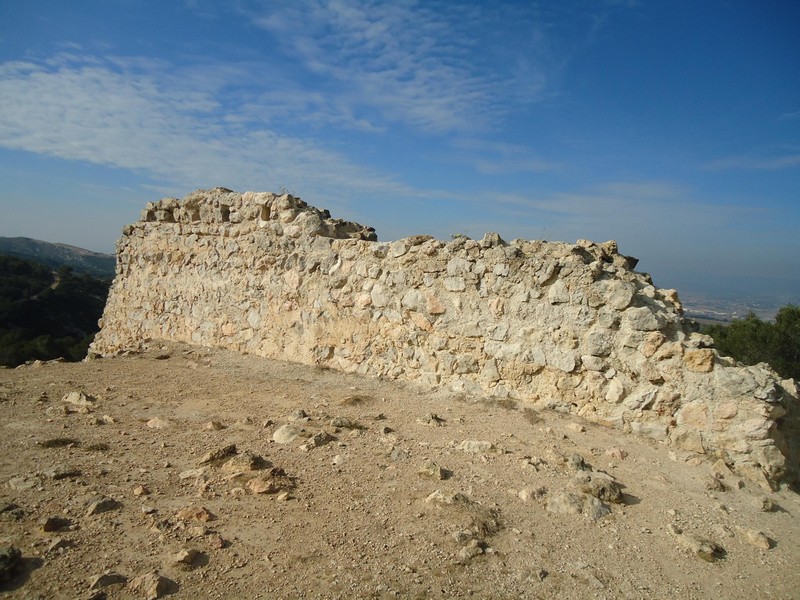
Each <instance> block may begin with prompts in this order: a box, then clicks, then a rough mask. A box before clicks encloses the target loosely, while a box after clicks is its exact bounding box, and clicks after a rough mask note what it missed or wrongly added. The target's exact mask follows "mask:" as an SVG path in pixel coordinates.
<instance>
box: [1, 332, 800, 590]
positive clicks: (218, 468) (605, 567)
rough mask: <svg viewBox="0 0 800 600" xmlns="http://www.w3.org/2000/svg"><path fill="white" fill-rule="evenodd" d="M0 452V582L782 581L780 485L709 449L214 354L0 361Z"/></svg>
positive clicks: (491, 584) (706, 586)
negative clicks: (7, 366)
mask: <svg viewBox="0 0 800 600" xmlns="http://www.w3.org/2000/svg"><path fill="white" fill-rule="evenodd" d="M79 391H83V392H85V393H86V394H87V395H88V396H89V397H90V398H89V399H88V400H87V401H84V400H83V399H82V398H81V397H79V396H78V395H77V394H76V395H74V396H73V397H72V399H73V400H74V401H75V402H77V403H75V402H73V403H70V402H64V401H62V397H63V396H64V395H65V394H68V393H69V392H79ZM92 398H94V399H93V400H92ZM87 402H88V404H87V405H86V406H84V407H82V406H81V404H82V403H83V404H86V403H87ZM298 410H302V411H304V412H305V413H306V414H307V416H306V417H303V415H302V413H298V412H297V411H298ZM334 419H337V420H336V421H333V420H334ZM212 421H213V422H217V423H218V424H219V425H221V426H222V428H214V427H218V425H217V426H215V425H210V424H209V423H210V422H212ZM332 422H333V423H332ZM293 433H296V434H297V437H296V438H295V439H293V440H292V441H290V442H288V443H279V442H277V441H275V437H278V438H279V439H280V440H283V439H284V437H282V436H285V438H290V437H291V436H292V434H293ZM276 434H277V435H276ZM312 436H314V437H312ZM465 441H466V442H475V443H464V442H465ZM477 442H486V443H484V444H481V443H477ZM316 444H318V445H316ZM230 445H235V448H236V450H235V451H236V454H235V455H234V454H233V450H232V449H228V450H227V454H226V451H225V449H226V447H228V446H230ZM213 451H218V454H220V455H224V456H219V457H218V458H217V459H216V460H211V461H209V462H205V463H202V459H203V457H204V455H206V454H207V453H209V452H213ZM0 457H1V458H0V547H6V546H9V545H11V546H14V547H16V548H18V549H19V550H21V552H22V560H21V562H20V564H19V565H18V567H17V570H16V571H15V572H14V573H13V576H12V578H11V580H10V581H6V582H5V583H0V591H2V593H3V595H4V597H8V598H40V597H41V598H65V599H67V598H69V599H74V598H86V599H88V598H102V597H108V598H144V597H146V588H147V587H148V585H150V586H151V587H152V588H153V590H154V594H155V593H156V592H155V586H156V583H158V584H159V585H160V586H161V587H160V588H159V591H158V593H159V595H161V594H169V596H168V597H170V598H176V599H177V598H270V599H276V598H352V597H374V598H409V597H412V598H415V597H416V598H440V597H441V598H458V597H474V598H554V597H560V598H643V599H645V598H646V599H652V598H732V599H735V598H742V599H744V598H747V599H750V598H754V597H757V598H793V597H800V573H798V569H797V564H798V559H800V527H798V515H799V514H800V498H798V496H797V495H795V494H793V493H790V492H785V491H781V492H769V491H766V490H762V489H760V488H758V487H757V486H754V485H753V484H751V483H747V482H742V481H740V480H739V479H738V478H736V477H735V476H733V475H732V474H730V473H727V474H726V473H724V472H722V473H721V475H718V476H716V477H715V475H714V473H715V467H714V460H713V458H709V459H697V458H694V459H692V457H690V456H689V455H687V454H682V453H675V452H670V450H669V449H667V448H665V447H663V446H661V445H659V444H657V443H655V442H650V441H648V440H643V439H640V438H636V437H632V436H626V435H624V434H622V433H620V432H619V431H615V430H608V429H604V428H601V427H598V426H593V425H590V424H586V423H582V422H580V421H578V420H576V419H574V418H571V417H567V416H562V415H558V414H555V413H535V412H532V411H530V410H523V409H522V408H521V407H515V406H512V405H505V404H503V403H500V404H498V403H497V402H490V401H484V400H482V399H470V398H468V399H465V398H459V397H455V396H452V395H448V394H444V393H438V394H436V393H429V392H425V391H421V390H418V389H416V388H412V387H409V386H400V385H397V384H394V383H389V382H381V381H374V380H368V379H363V378H359V377H355V376H348V375H343V374H340V373H335V372H332V371H324V370H319V369H314V368H311V367H306V366H301V365H295V364H289V363H280V362H275V361H267V360H264V359H260V358H255V357H247V356H240V355H237V354H232V353H228V352H224V351H217V350H205V349H200V348H192V347H188V346H179V345H171V346H168V347H163V348H162V347H155V348H153V349H152V350H151V351H149V352H147V353H144V354H141V355H132V356H128V357H121V358H116V359H107V360H99V361H92V362H87V363H80V364H66V363H57V364H46V365H43V366H27V367H22V368H19V369H13V370H0ZM212 458H214V457H212ZM259 459H261V460H259ZM687 459H688V462H687ZM226 463H227V464H226ZM716 469H717V470H720V466H719V465H717V467H716ZM420 471H423V473H420ZM608 476H611V477H608ZM439 477H443V478H442V479H440V478H439ZM620 487H621V492H622V496H621V497H619V498H616V499H617V500H622V501H621V502H612V501H611V500H612V499H614V496H616V495H618V494H619V492H620ZM255 492H260V493H255ZM437 492H438V493H437ZM586 492H588V493H586ZM598 498H599V499H598ZM100 500H103V502H99V501H100ZM187 508H189V509H190V510H182V509H187ZM606 511H608V514H606V515H604V516H601V515H602V513H604V512H606ZM90 513H94V514H90ZM593 516H594V517H598V518H597V519H596V520H595V519H593ZM48 518H50V521H47V519H48ZM55 518H61V519H63V520H64V521H62V522H61V527H60V530H59V527H58V525H59V522H58V521H54V520H53V519H55ZM204 519H210V520H204ZM43 528H44V529H51V528H55V529H56V530H54V531H43ZM757 532H762V533H763V534H765V537H758V536H757V535H756V533H757ZM696 537H700V538H706V539H707V540H710V541H711V542H713V543H714V544H716V545H717V546H716V547H715V546H713V545H710V546H705V547H704V546H702V545H701V544H700V542H698V540H697V539H696ZM765 543H768V544H769V546H770V547H769V549H766V548H765V547H759V545H760V544H761V545H764V544H765ZM181 551H187V552H184V553H183V554H179V553H180V552H181ZM195 551H196V552H195ZM697 552H699V554H700V555H702V556H704V557H705V558H706V559H709V560H710V562H709V561H707V560H704V559H703V558H702V557H701V556H699V555H698V554H697ZM0 566H1V565H0ZM152 571H157V572H158V574H159V576H160V577H162V579H161V580H159V581H158V582H157V580H156V579H155V578H154V579H153V580H152V581H151V582H150V583H149V584H148V582H143V583H142V585H141V586H140V588H139V589H138V590H131V589H129V588H130V585H129V584H131V582H132V581H134V580H135V578H136V577H137V576H140V575H143V574H147V573H150V572H152ZM104 572H110V573H113V574H117V575H120V576H122V577H119V578H117V579H116V580H115V578H114V577H110V576H109V577H106V578H105V579H101V580H100V582H99V583H98V584H96V586H95V588H96V589H95V590H90V578H92V577H93V576H98V575H101V574H103V573H104ZM123 578H124V582H123ZM115 581H116V582H115ZM103 594H105V596H103Z"/></svg>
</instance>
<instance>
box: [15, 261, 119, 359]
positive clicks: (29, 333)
mask: <svg viewBox="0 0 800 600" xmlns="http://www.w3.org/2000/svg"><path fill="white" fill-rule="evenodd" d="M110 284H111V282H110V280H109V279H108V278H104V279H98V278H96V277H92V276H91V275H87V274H85V273H76V272H75V271H71V270H69V269H68V268H61V269H59V270H58V271H54V270H53V269H52V268H51V267H49V266H44V265H41V264H38V263H35V262H33V261H29V260H23V259H20V258H16V257H13V256H2V255H0V365H6V366H10V367H14V366H16V365H19V364H21V363H23V362H25V361H28V360H36V359H39V360H50V359H53V358H58V357H63V358H65V359H66V360H81V359H82V358H83V357H84V356H86V350H87V348H88V347H89V344H90V343H91V342H92V340H93V339H94V334H95V333H96V332H97V330H98V325H97V321H98V319H99V318H100V316H101V315H102V314H103V308H104V307H105V304H106V297H107V296H108V288H109V285H110Z"/></svg>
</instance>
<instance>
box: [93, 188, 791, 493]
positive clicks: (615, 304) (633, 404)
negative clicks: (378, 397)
mask: <svg viewBox="0 0 800 600" xmlns="http://www.w3.org/2000/svg"><path fill="white" fill-rule="evenodd" d="M376 239H377V238H376V235H375V233H374V230H372V229H371V228H368V227H364V226H362V225H358V224H356V223H350V222H345V221H342V220H339V219H333V218H331V217H330V215H329V214H328V213H327V212H326V211H320V210H317V209H315V208H313V207H311V206H308V205H307V204H306V203H305V202H303V201H302V200H300V199H298V198H294V197H293V196H291V195H288V194H285V195H282V196H280V195H276V194H271V193H255V192H247V193H245V194H239V193H236V192H232V191H230V190H226V189H224V188H216V189H212V190H199V191H197V192H193V193H192V194H189V195H188V196H187V197H186V198H184V199H183V200H180V201H179V200H177V199H175V198H168V199H164V200H161V201H159V202H157V203H149V204H148V205H147V206H146V208H145V211H144V212H143V214H142V220H141V221H139V222H137V223H135V224H133V225H129V226H127V227H125V228H124V230H123V236H122V238H121V239H120V241H119V243H118V245H117V256H118V266H117V277H116V279H115V281H114V284H113V286H112V289H111V292H110V295H109V299H108V303H107V306H106V310H105V313H104V315H103V318H102V321H101V331H100V332H99V333H98V335H97V337H96V339H95V341H94V343H93V345H92V348H91V352H92V353H94V354H96V355H113V354H116V353H120V352H124V351H128V350H135V349H138V348H140V347H142V345H143V344H145V343H147V342H148V341H149V340H159V339H163V340H174V341H179V342H187V343H191V344H195V345H207V346H217V347H223V348H227V349H231V350H236V351H240V352H247V353H252V354H257V355H261V356H266V357H270V358H278V359H281V360H291V361H295V362H300V363H306V364H314V365H320V366H324V367H327V368H334V369H338V370H342V371H345V372H355V373H359V374H363V375H370V376H379V377H387V378H390V379H404V380H407V381H411V382H415V383H418V384H420V385H423V386H440V387H445V388H449V389H451V390H453V391H456V392H459V393H464V394H467V395H470V396H474V397H480V396H495V397H501V398H510V399H513V400H515V401H518V402H521V403H528V404H532V405H534V406H536V407H539V408H544V407H552V408H558V409H559V410H567V411H570V412H573V413H575V414H579V415H580V416H582V417H584V418H586V419H587V420H591V421H594V422H596V423H602V424H604V425H610V426H615V427H624V428H626V429H633V430H637V427H638V430H639V431H641V432H643V433H644V432H652V433H653V434H654V435H653V437H656V438H658V439H664V440H665V441H667V442H671V443H673V444H677V445H678V446H679V447H680V448H682V449H687V450H691V451H694V452H714V453H719V454H720V455H724V456H725V457H726V462H728V464H730V465H731V466H732V467H733V468H734V470H735V471H736V470H737V467H739V466H741V467H742V473H743V474H744V473H745V472H747V473H749V474H750V475H753V476H755V477H757V478H758V477H763V476H766V477H768V478H770V479H772V480H773V481H778V480H781V479H783V478H784V477H785V471H786V469H787V467H788V468H789V470H790V471H792V472H794V471H796V469H797V464H798V456H797V453H798V450H797V448H796V447H794V446H792V445H791V444H790V443H789V442H787V439H791V437H792V436H791V435H789V434H788V433H784V429H785V428H787V427H789V428H792V427H796V425H792V424H791V423H795V422H796V419H797V417H796V413H797V398H796V396H793V395H792V394H796V389H795V388H794V386H793V385H789V383H790V382H781V381H779V380H778V379H777V377H776V376H775V374H774V373H773V372H771V371H770V370H768V369H767V368H765V367H764V366H754V367H743V366H733V365H734V363H733V362H732V361H730V360H728V359H721V358H720V357H719V356H718V355H717V354H716V352H715V351H714V350H713V348H710V347H707V346H708V345H709V344H710V341H709V339H707V336H699V335H698V334H696V333H694V332H692V331H691V329H690V327H689V326H688V324H686V323H685V322H684V321H683V319H682V308H681V305H680V302H679V300H678V298H677V295H676V294H675V293H674V291H673V290H660V289H658V288H657V287H655V286H654V285H653V284H652V282H651V281H650V279H649V277H648V276H647V275H644V274H641V273H637V272H636V271H634V270H633V267H634V266H635V263H636V261H635V259H631V258H629V257H625V256H623V255H621V254H619V251H618V248H617V245H616V243H614V242H607V243H604V244H594V243H592V242H588V241H583V242H581V243H580V244H578V245H574V244H566V243H560V242H542V241H523V240H514V241H512V242H509V243H506V242H504V241H502V239H500V237H499V236H497V235H496V234H491V235H487V236H486V237H485V238H484V239H483V240H482V241H480V242H478V241H474V240H470V239H468V238H465V237H459V238H456V239H454V240H452V241H450V242H443V241H440V240H436V239H433V238H429V237H426V236H415V237H412V238H407V239H405V240H399V241H396V242H391V243H389V244H385V243H377V241H376ZM687 405H692V406H701V405H704V406H706V409H705V411H703V410H702V409H700V408H697V409H689V410H688V411H681V408H682V407H685V406H687ZM786 414H789V415H792V418H791V419H789V418H782V417H785V415H786ZM681 415H683V416H682V417H681ZM676 416H677V417H676ZM678 419H680V422H678ZM778 419H780V420H778ZM792 419H793V420H792ZM634 423H642V424H644V425H640V426H637V427H634V426H633V424H634ZM662 436H663V437H662ZM754 474H755V475H754ZM792 477H794V475H792Z"/></svg>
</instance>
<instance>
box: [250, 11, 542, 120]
mask: <svg viewBox="0 0 800 600" xmlns="http://www.w3.org/2000/svg"><path fill="white" fill-rule="evenodd" d="M430 6H431V5H428V4H425V3H420V4H417V3H410V2H393V3H386V2H369V1H361V2H344V1H339V0H332V1H329V2H324V1H314V0H305V1H304V0H299V1H297V2H292V3H291V4H278V5H277V7H276V5H275V3H259V4H258V5H257V6H255V7H252V6H251V7H250V8H249V9H248V10H247V11H246V14H247V16H248V18H250V19H251V20H252V22H253V23H254V24H255V25H256V26H258V27H260V28H262V29H263V30H265V31H267V32H269V33H270V34H271V35H272V36H275V38H276V39H277V40H278V41H279V43H280V45H281V47H282V48H283V49H284V52H286V53H287V54H288V55H289V56H290V57H291V58H292V59H295V60H299V62H300V63H301V64H302V66H303V67H304V69H305V70H306V71H307V73H308V74H310V75H312V76H314V77H315V78H316V83H317V84H318V85H319V84H321V85H323V86H328V87H329V90H330V91H332V92H333V93H334V94H336V96H337V97H339V98H341V99H342V101H343V102H345V103H346V104H347V105H348V106H350V107H352V110H353V111H354V112H358V111H361V112H365V113H375V114H376V116H375V118H377V119H378V120H387V121H390V122H402V123H405V124H407V125H410V126H412V127H414V128H417V129H420V130H424V131H426V132H437V133H445V132H453V131H464V130H467V131H469V130H473V131H474V130H482V129H485V128H487V127H488V126H489V125H491V124H492V123H494V122H496V121H497V120H498V119H500V118H501V117H502V116H503V115H504V114H506V112H507V111H508V110H513V109H514V108H515V107H517V106H519V105H524V104H526V103H529V102H533V101H536V100H538V99H541V98H542V97H543V95H544V94H545V92H546V90H547V85H548V75H547V65H546V64H545V61H544V55H543V54H542V52H541V48H540V47H539V42H538V41H537V38H536V36H533V35H529V36H528V39H516V40H515V41H514V42H515V44H516V51H515V56H514V59H513V60H508V61H505V62H501V63H500V64H501V65H502V66H501V67H500V68H499V69H498V68H497V67H496V65H495V66H493V67H491V68H490V67H489V65H490V61H488V60H481V58H480V57H481V55H482V54H484V55H496V54H497V53H499V52H504V51H507V50H505V49H506V48H508V47H509V46H510V45H511V44H510V43H509V41H508V40H507V39H503V38H501V37H500V36H496V35H494V32H493V30H492V28H491V27H492V23H493V22H495V21H497V20H498V19H499V17H500V15H499V14H498V12H497V11H499V10H503V11H506V12H507V11H511V10H516V11H517V14H516V15H514V16H515V17H516V18H517V19H518V20H521V19H529V15H527V13H526V12H525V9H522V8H515V7H504V8H503V9H492V8H491V7H487V6H478V5H474V6H461V5H459V6H458V7H455V6H454V7H452V8H451V7H448V6H447V5H438V6H437V8H436V9H433V8H430ZM503 16H505V17H508V16H509V15H503ZM534 27H535V25H534V23H533V22H532V21H531V23H530V28H531V29H533V28H534ZM476 50H478V53H477V54H476V53H475V51H476ZM476 56H477V57H478V58H477V59H476ZM532 57H533V60H532V59H531V58H532Z"/></svg>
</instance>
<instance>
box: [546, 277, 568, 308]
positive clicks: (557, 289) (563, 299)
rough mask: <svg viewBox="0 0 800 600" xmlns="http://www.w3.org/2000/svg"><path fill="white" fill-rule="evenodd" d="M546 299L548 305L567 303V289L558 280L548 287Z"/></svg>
mask: <svg viewBox="0 0 800 600" xmlns="http://www.w3.org/2000/svg"><path fill="white" fill-rule="evenodd" d="M547 299H548V300H549V301H550V304H564V303H567V302H569V289H567V285H566V284H565V283H564V282H563V281H562V280H560V279H559V280H558V281H556V282H555V283H554V284H553V285H551V286H550V289H549V290H547Z"/></svg>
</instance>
